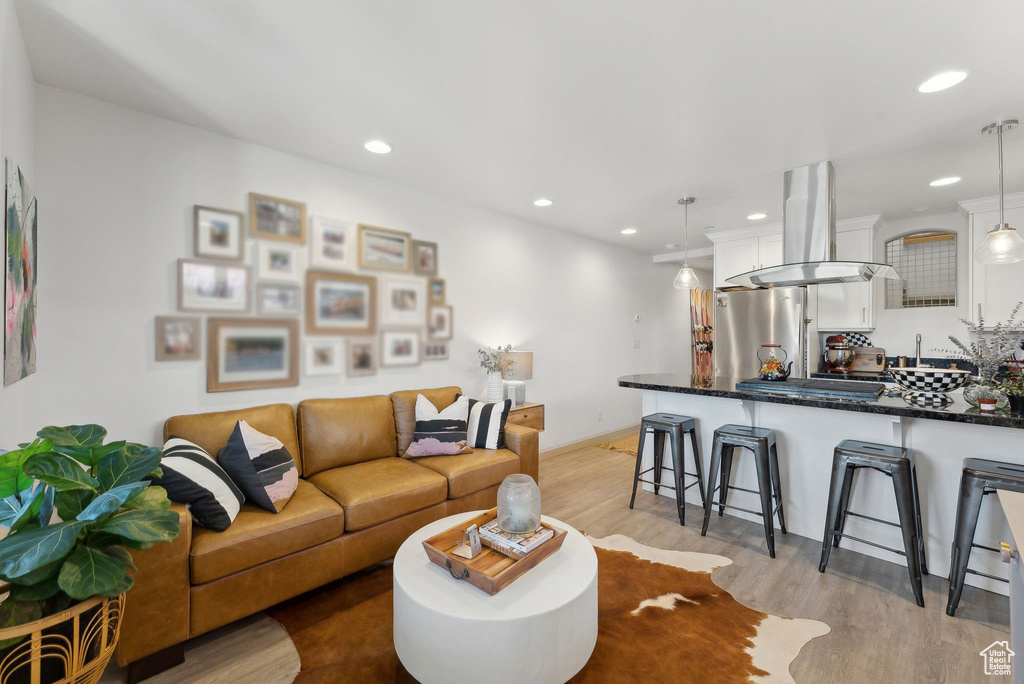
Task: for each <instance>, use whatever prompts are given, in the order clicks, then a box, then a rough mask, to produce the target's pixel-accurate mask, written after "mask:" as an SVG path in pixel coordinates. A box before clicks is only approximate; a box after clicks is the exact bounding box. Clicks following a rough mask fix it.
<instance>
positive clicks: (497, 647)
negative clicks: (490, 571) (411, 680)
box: [394, 511, 597, 684]
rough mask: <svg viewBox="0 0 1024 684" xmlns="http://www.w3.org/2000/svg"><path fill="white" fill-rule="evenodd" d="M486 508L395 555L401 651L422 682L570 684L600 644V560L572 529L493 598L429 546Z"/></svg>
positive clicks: (424, 532)
mask: <svg viewBox="0 0 1024 684" xmlns="http://www.w3.org/2000/svg"><path fill="white" fill-rule="evenodd" d="M479 513H480V511H476V512H471V513H460V514H458V515H453V516H449V517H447V518H444V519H443V520H438V521H436V522H434V523H431V524H430V525H427V526H426V527H424V528H422V529H420V530H419V531H417V532H416V533H414V534H413V535H412V536H411V537H409V538H408V539H407V540H405V543H403V544H402V546H401V548H400V549H399V550H398V553H397V554H396V555H395V564H394V588H395V591H394V604H395V630H394V634H395V650H396V651H397V652H398V657H399V659H400V660H401V661H402V665H404V666H405V669H406V670H408V671H409V674H411V675H412V676H413V677H415V678H416V679H418V680H419V681H421V682H423V684H434V683H435V682H437V683H444V684H459V683H461V682H466V683H467V684H469V683H473V684H478V683H485V682H516V683H521V682H537V683H542V682H552V683H556V682H557V683H561V682H564V681H566V680H567V679H569V678H570V677H572V676H573V675H574V674H576V673H577V672H579V670H580V669H581V668H582V667H583V666H584V665H585V664H586V662H587V660H588V659H589V658H590V654H591V653H593V651H594V644H595V643H596V642H597V554H595V553H594V548H593V546H591V544H590V542H588V541H587V540H586V538H585V537H584V536H583V535H581V534H580V533H579V532H577V531H576V530H574V529H573V528H571V527H569V526H568V525H566V524H564V523H561V522H559V521H558V520H554V519H552V518H548V517H547V516H544V520H545V522H549V523H551V524H552V525H555V526H557V527H561V528H562V529H564V530H566V534H567V536H566V539H565V542H564V543H563V544H562V548H560V549H559V550H558V551H557V552H556V553H555V554H553V555H552V556H550V557H548V558H546V559H544V560H543V561H541V563H540V564H539V565H537V567H535V568H533V569H531V570H530V571H529V572H527V573H526V574H525V575H523V576H522V577H520V578H519V579H517V580H516V581H515V582H513V583H512V584H510V585H508V586H507V587H505V589H503V590H502V591H500V592H498V593H497V594H495V595H494V596H491V595H489V594H487V593H486V592H484V591H482V590H480V589H477V588H476V587H474V586H472V585H471V584H469V583H468V582H464V581H458V580H456V579H454V578H453V577H452V576H451V575H450V573H449V572H448V571H447V570H445V569H444V568H442V567H440V566H438V565H435V564H434V563H431V562H430V560H429V559H428V558H427V554H426V552H425V551H424V550H423V544H422V542H423V540H424V539H427V538H428V537H431V536H433V535H435V534H437V533H438V532H441V531H443V530H446V529H448V528H449V527H453V526H455V525H457V524H458V523H459V522H460V521H462V520H468V519H470V518H472V517H474V516H476V515H478V514H479Z"/></svg>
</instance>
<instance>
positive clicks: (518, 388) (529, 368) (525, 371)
mask: <svg viewBox="0 0 1024 684" xmlns="http://www.w3.org/2000/svg"><path fill="white" fill-rule="evenodd" d="M508 359H509V361H511V362H512V363H511V364H510V365H509V367H508V368H506V369H505V370H503V371H502V372H501V378H502V379H503V380H505V398H506V399H511V400H512V405H513V406H519V405H520V404H522V403H525V402H526V383H525V382H523V380H532V379H533V352H529V351H514V352H509V353H508Z"/></svg>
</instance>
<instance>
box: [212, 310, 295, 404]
mask: <svg viewBox="0 0 1024 684" xmlns="http://www.w3.org/2000/svg"><path fill="white" fill-rule="evenodd" d="M246 330H248V331H250V332H251V336H250V338H249V340H250V342H251V344H252V345H253V347H254V349H255V351H254V352H252V353H247V354H243V353H241V352H240V351H238V350H235V351H233V352H232V351H230V350H227V346H228V345H227V344H225V349H221V333H225V334H228V333H230V332H234V333H235V334H236V335H237V336H238V339H239V340H241V339H243V338H244V335H243V334H242V331H246ZM206 331H207V332H206V338H207V355H206V391H207V392H232V391H236V390H247V389H267V388H271V387H296V386H297V385H298V384H299V322H298V320H296V319H294V318H291V319H287V318H210V319H209V320H208V321H207V324H206ZM275 338H276V339H280V340H283V341H284V342H283V343H282V344H281V349H280V352H279V353H278V352H276V351H274V346H272V347H270V349H269V350H267V348H266V346H264V351H263V352H260V351H259V345H261V344H262V345H267V343H268V342H270V343H271V344H273V341H274V339H275ZM222 352H225V353H222ZM261 353H262V354H263V355H264V356H271V355H273V356H279V357H280V359H281V365H282V371H281V372H277V373H272V372H271V371H266V370H263V369H258V368H255V367H254V368H253V369H251V370H248V371H247V370H245V369H238V370H236V371H235V372H236V375H237V376H238V379H237V380H234V379H231V378H230V377H224V376H225V375H227V374H228V373H229V372H230V370H229V367H230V366H232V365H234V364H237V363H239V360H240V359H241V360H243V361H245V363H248V364H253V363H255V362H258V361H259V359H258V358H257V356H258V355H260V354H261ZM232 355H233V356H234V358H232ZM222 371H223V372H222ZM282 373H283V374H282ZM260 374H263V375H264V376H267V377H255V376H259V375H260ZM274 375H277V376H280V377H271V376H274Z"/></svg>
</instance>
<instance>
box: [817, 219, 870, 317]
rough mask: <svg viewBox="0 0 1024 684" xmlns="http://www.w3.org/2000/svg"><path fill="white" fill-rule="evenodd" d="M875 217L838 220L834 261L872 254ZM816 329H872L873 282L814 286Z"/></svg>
mask: <svg viewBox="0 0 1024 684" xmlns="http://www.w3.org/2000/svg"><path fill="white" fill-rule="evenodd" d="M878 219H879V217H878V216H868V217H864V218H859V219H850V220H848V221H840V222H838V223H837V224H836V260H837V261H869V262H873V261H876V259H874V258H872V257H873V254H874V243H875V225H876V224H877V223H878ZM816 287H817V288H818V322H817V327H818V330H822V331H826V332H844V331H850V332H863V331H865V330H874V328H875V297H874V287H875V281H874V280H869V281H867V282H866V283H842V284H836V285H817V286H816Z"/></svg>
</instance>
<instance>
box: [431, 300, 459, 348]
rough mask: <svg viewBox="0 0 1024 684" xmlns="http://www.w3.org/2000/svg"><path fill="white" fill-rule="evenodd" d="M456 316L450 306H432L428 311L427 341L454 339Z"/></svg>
mask: <svg viewBox="0 0 1024 684" xmlns="http://www.w3.org/2000/svg"><path fill="white" fill-rule="evenodd" d="M454 316H455V312H454V310H453V309H452V307H451V305H450V304H441V305H437V304H431V305H430V308H429V309H428V310H427V339H428V340H431V341H433V342H436V341H445V340H450V339H452V332H453V331H454V329H455V324H454V323H453V318H454Z"/></svg>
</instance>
